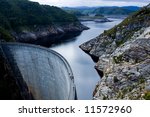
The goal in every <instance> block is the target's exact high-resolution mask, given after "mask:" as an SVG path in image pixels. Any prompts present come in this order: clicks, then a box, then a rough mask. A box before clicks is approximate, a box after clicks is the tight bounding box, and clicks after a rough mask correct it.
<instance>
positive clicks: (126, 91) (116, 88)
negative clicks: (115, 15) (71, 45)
mask: <svg viewBox="0 0 150 117" xmlns="http://www.w3.org/2000/svg"><path fill="white" fill-rule="evenodd" d="M80 47H81V48H82V49H83V50H84V51H85V52H86V53H88V54H89V55H90V56H91V57H92V58H93V59H94V61H95V62H96V65H95V68H96V70H97V71H98V73H99V75H100V76H101V80H100V81H99V83H98V84H97V85H96V88H95V91H94V92H93V97H94V99H150V5H148V6H146V7H143V8H142V9H141V10H139V11H138V12H136V13H134V14H133V15H131V16H129V17H128V18H126V19H125V20H124V21H123V22H122V23H120V24H119V25H117V26H115V27H114V28H112V29H110V30H107V31H104V33H102V34H101V35H100V36H98V37H96V38H94V39H92V40H90V41H88V42H86V43H84V44H82V45H81V46H80Z"/></svg>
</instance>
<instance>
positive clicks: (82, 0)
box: [30, 0, 150, 7]
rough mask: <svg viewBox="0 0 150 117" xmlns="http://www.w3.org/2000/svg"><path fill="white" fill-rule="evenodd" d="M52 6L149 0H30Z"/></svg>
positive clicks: (140, 3)
mask: <svg viewBox="0 0 150 117" xmlns="http://www.w3.org/2000/svg"><path fill="white" fill-rule="evenodd" d="M30 1H37V2H39V3H41V4H48V5H51V6H52V5H54V6H59V7H62V6H69V7H75V6H131V5H132V6H145V5H147V4H148V3H150V0H30Z"/></svg>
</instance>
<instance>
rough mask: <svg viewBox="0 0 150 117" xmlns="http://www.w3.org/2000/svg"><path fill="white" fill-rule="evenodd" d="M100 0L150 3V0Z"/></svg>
mask: <svg viewBox="0 0 150 117" xmlns="http://www.w3.org/2000/svg"><path fill="white" fill-rule="evenodd" d="M102 1H113V2H114V1H115V2H116V1H117V2H141V3H143V2H146V3H150V0H102Z"/></svg>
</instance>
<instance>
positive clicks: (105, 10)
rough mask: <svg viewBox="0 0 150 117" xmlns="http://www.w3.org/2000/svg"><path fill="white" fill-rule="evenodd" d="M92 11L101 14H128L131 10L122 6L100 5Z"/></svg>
mask: <svg viewBox="0 0 150 117" xmlns="http://www.w3.org/2000/svg"><path fill="white" fill-rule="evenodd" d="M93 13H95V14H97V13H99V14H102V15H129V14H131V13H133V10H129V9H125V8H123V7H100V8H97V9H95V10H94V11H93Z"/></svg>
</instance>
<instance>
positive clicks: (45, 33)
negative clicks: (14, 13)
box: [12, 22, 89, 46]
mask: <svg viewBox="0 0 150 117" xmlns="http://www.w3.org/2000/svg"><path fill="white" fill-rule="evenodd" d="M87 29H89V28H88V27H86V26H84V25H82V24H80V23H79V22H77V23H70V24H68V25H64V26H59V25H54V26H34V28H32V29H30V30H22V31H21V32H19V33H18V32H14V31H13V32H12V35H13V36H14V37H15V39H16V41H17V42H25V43H35V44H38V45H44V46H46V45H45V44H47V42H48V43H49V44H48V46H49V45H51V44H53V43H56V42H61V39H62V38H63V37H65V36H68V35H70V36H75V35H76V34H79V33H80V32H82V31H83V30H87Z"/></svg>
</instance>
